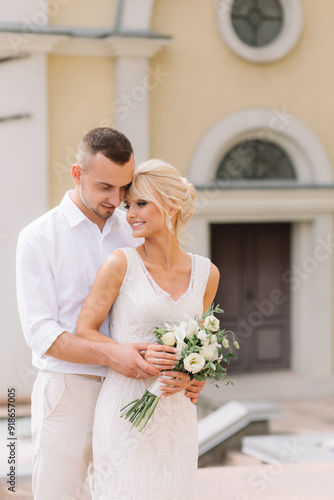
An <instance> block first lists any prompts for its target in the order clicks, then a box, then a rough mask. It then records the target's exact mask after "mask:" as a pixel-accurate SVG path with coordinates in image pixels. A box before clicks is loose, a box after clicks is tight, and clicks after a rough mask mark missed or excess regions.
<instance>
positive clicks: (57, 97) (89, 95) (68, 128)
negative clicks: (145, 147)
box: [49, 55, 114, 207]
mask: <svg viewBox="0 0 334 500" xmlns="http://www.w3.org/2000/svg"><path fill="white" fill-rule="evenodd" d="M113 81H114V65H113V60H112V59H110V58H98V57H70V56H55V55H53V56H49V123H50V144H49V150H50V206H51V207H53V206H55V205H57V204H58V203H59V201H60V200H61V198H62V197H63V194H64V192H65V191H66V190H67V189H71V188H72V187H73V181H72V178H71V166H72V164H73V163H74V162H75V152H76V150H77V146H78V144H79V141H80V139H81V137H82V135H83V134H84V133H85V132H87V131H88V130H90V129H91V128H94V127H100V126H113V122H112V119H113V105H112V102H113V99H114V94H113Z"/></svg>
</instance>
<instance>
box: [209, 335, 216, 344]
mask: <svg viewBox="0 0 334 500" xmlns="http://www.w3.org/2000/svg"><path fill="white" fill-rule="evenodd" d="M215 343H217V335H215V334H213V335H211V339H210V344H215Z"/></svg>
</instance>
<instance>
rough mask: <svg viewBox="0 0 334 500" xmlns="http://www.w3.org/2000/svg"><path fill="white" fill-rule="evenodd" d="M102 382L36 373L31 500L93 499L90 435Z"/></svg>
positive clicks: (78, 377) (33, 393) (79, 377)
mask: <svg viewBox="0 0 334 500" xmlns="http://www.w3.org/2000/svg"><path fill="white" fill-rule="evenodd" d="M102 382H103V378H101V380H97V379H93V378H86V377H83V376H80V375H72V374H67V373H54V372H47V371H40V372H39V373H38V375H37V378H36V381H35V384H34V388H33V392H32V396H31V401H32V408H31V414H32V419H31V427H32V441H33V450H34V471H33V478H32V487H33V493H34V500H90V499H91V498H92V497H91V493H90V487H89V483H90V481H91V479H92V431H93V421H94V410H95V405H96V401H97V398H98V395H99V392H100V389H101V387H102ZM89 476H90V478H89Z"/></svg>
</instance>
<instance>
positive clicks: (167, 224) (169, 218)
mask: <svg viewBox="0 0 334 500" xmlns="http://www.w3.org/2000/svg"><path fill="white" fill-rule="evenodd" d="M166 226H167V229H169V231H171V230H172V228H173V224H172V218H171V216H170V215H169V216H168V219H167V220H166Z"/></svg>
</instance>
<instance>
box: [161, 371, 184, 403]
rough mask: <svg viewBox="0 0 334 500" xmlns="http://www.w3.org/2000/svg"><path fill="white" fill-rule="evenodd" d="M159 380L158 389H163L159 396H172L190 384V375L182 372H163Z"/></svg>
mask: <svg viewBox="0 0 334 500" xmlns="http://www.w3.org/2000/svg"><path fill="white" fill-rule="evenodd" d="M171 377H172V378H171ZM159 380H161V386H160V387H159V389H160V390H161V391H163V394H162V396H161V397H167V396H172V395H173V394H176V393H177V392H180V391H183V390H184V389H186V388H187V387H188V386H189V385H190V377H189V375H188V374H187V373H184V372H174V371H172V372H163V376H162V377H160V379H159Z"/></svg>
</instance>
